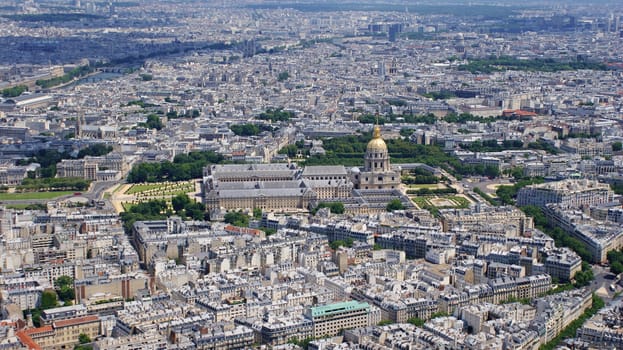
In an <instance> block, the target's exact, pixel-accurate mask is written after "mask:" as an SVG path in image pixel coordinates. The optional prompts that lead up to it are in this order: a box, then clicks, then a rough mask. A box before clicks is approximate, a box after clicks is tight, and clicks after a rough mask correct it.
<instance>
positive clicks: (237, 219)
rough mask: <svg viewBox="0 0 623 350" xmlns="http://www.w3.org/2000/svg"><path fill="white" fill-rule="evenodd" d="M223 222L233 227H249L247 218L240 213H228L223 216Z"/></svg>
mask: <svg viewBox="0 0 623 350" xmlns="http://www.w3.org/2000/svg"><path fill="white" fill-rule="evenodd" d="M224 221H225V222H226V223H228V224H231V225H234V226H240V227H248V226H249V216H248V215H246V214H244V213H242V212H236V211H230V212H229V213H227V214H225V217H224Z"/></svg>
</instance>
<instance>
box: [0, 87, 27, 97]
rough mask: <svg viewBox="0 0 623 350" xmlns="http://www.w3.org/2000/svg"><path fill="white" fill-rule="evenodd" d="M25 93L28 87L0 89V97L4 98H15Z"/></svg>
mask: <svg viewBox="0 0 623 350" xmlns="http://www.w3.org/2000/svg"><path fill="white" fill-rule="evenodd" d="M26 91H28V86H26V85H17V86H13V87H10V88H6V89H2V97H4V98H11V97H17V96H19V95H21V94H23V93H24V92H26Z"/></svg>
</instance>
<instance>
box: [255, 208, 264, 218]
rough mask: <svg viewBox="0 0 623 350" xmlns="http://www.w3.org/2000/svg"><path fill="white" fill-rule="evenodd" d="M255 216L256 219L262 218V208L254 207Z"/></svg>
mask: <svg viewBox="0 0 623 350" xmlns="http://www.w3.org/2000/svg"><path fill="white" fill-rule="evenodd" d="M253 217H254V218H255V219H258V220H259V219H261V218H262V208H253Z"/></svg>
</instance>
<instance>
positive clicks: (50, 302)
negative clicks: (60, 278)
mask: <svg viewBox="0 0 623 350" xmlns="http://www.w3.org/2000/svg"><path fill="white" fill-rule="evenodd" d="M57 306H58V299H57V296H56V293H55V292H54V291H53V290H49V289H47V290H44V291H43V292H42V293H41V303H40V305H39V309H41V310H47V309H52V308H55V307H57Z"/></svg>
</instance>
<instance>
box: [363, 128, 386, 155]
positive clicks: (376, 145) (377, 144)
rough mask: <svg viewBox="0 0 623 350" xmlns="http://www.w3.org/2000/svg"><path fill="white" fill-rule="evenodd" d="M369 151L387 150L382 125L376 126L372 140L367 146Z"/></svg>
mask: <svg viewBox="0 0 623 350" xmlns="http://www.w3.org/2000/svg"><path fill="white" fill-rule="evenodd" d="M366 151H367V152H387V145H386V144H385V141H383V139H382V138H381V127H379V126H378V125H376V126H374V132H373V134H372V140H370V142H368V146H367V147H366Z"/></svg>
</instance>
